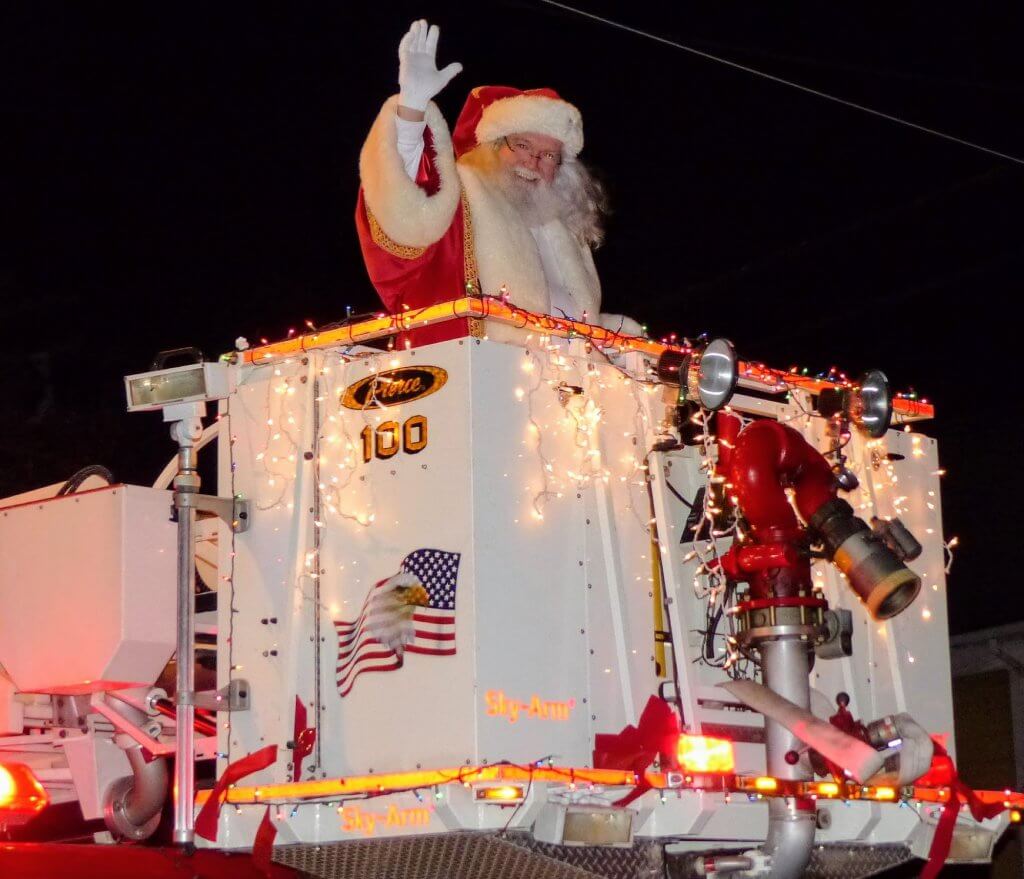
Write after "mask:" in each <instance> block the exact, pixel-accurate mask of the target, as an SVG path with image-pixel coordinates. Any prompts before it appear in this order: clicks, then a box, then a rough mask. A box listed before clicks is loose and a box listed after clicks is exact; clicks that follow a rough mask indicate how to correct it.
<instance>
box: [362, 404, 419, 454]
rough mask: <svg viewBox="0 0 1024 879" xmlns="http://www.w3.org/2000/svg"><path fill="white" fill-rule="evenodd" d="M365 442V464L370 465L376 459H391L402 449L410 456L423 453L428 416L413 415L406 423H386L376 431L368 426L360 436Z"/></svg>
mask: <svg viewBox="0 0 1024 879" xmlns="http://www.w3.org/2000/svg"><path fill="white" fill-rule="evenodd" d="M359 436H360V437H362V440H363V462H364V463H369V462H370V461H372V460H373V458H374V457H377V458H390V457H392V456H393V455H396V454H397V453H398V450H399V449H401V450H402V451H403V452H407V453H408V454H410V455H415V454H416V453H417V452H422V451H423V450H424V449H425V448H426V447H427V438H428V432H427V416H426V415H413V416H412V417H411V418H407V419H406V420H405V422H404V423H402V424H399V423H398V422H397V421H385V422H383V423H382V424H378V425H377V428H376V430H374V428H372V427H370V426H369V425H367V426H366V427H364V428H363V429H362V431H360V434H359Z"/></svg>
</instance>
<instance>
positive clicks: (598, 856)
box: [506, 833, 665, 879]
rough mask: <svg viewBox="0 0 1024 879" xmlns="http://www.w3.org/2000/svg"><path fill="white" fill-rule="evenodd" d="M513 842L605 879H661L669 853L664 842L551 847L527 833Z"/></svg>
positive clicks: (513, 836)
mask: <svg viewBox="0 0 1024 879" xmlns="http://www.w3.org/2000/svg"><path fill="white" fill-rule="evenodd" d="M506 838H507V839H508V841H509V842H511V843H514V844H515V845H518V846H522V847H523V848H526V849H529V850H530V851H532V852H535V853H536V854H538V855H543V856H544V857H547V858H552V859H554V860H557V861H562V862H564V863H567V864H571V865H573V866H574V867H579V868H580V869H582V870H585V871H587V875H589V876H601V877H603V879H661V877H663V876H664V875H665V872H664V870H665V868H664V861H665V850H664V847H663V845H662V844H661V843H660V842H637V843H636V844H635V845H633V847H632V848H615V847H612V846H574V845H551V844H550V843H546V842H537V841H536V840H535V839H534V838H533V837H532V836H530V835H529V834H525V833H515V834H509V835H508V836H507V837H506Z"/></svg>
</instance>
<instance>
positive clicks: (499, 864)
mask: <svg viewBox="0 0 1024 879" xmlns="http://www.w3.org/2000/svg"><path fill="white" fill-rule="evenodd" d="M551 848H561V847H560V846H552V847H551ZM531 849H532V847H530V848H527V847H525V846H522V845H517V844H516V843H513V842H510V841H508V840H505V839H500V838H498V837H497V836H494V835H493V834H479V833H442V834H436V835H429V836H412V837H399V838H395V839H379V840H353V841H349V842H341V843H333V844H330V845H286V846H278V847H277V848H275V849H274V860H275V861H276V862H277V863H279V864H284V865H285V866H288V867H292V868H294V869H296V870H300V871H301V872H303V873H307V874H309V875H310V876H316V877H321V879H594V877H595V876H602V877H603V876H606V875H610V874H604V873H592V872H590V871H588V870H585V869H582V868H580V867H576V866H572V865H571V864H569V863H566V862H564V861H559V860H553V859H552V858H550V857H546V856H545V855H543V854H539V853H537V852H535V851H532V850H531ZM618 875H626V874H618ZM642 875H643V874H642Z"/></svg>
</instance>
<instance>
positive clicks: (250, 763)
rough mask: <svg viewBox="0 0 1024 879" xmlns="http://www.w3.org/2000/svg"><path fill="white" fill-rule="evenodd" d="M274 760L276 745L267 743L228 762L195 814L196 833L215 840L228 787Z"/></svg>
mask: <svg viewBox="0 0 1024 879" xmlns="http://www.w3.org/2000/svg"><path fill="white" fill-rule="evenodd" d="M275 760H277V745H267V747H265V748H261V749H260V750H259V751H254V752H253V753H252V754H249V755H248V756H247V757H242V758H241V759H240V760H236V761H235V762H234V763H232V764H230V765H229V766H228V768H227V769H225V770H224V774H223V775H221V777H220V778H219V779H218V780H217V783H216V784H215V785H214V786H213V790H212V791H210V798H209V799H208V800H207V801H206V803H205V804H204V805H203V808H202V809H201V810H200V811H199V814H198V815H197V816H196V833H198V834H199V835H200V836H201V837H203V839H208V840H210V842H216V840H217V823H218V820H219V819H220V807H221V806H222V805H224V801H225V800H226V799H227V796H228V788H229V787H231V785H233V784H235V783H236V782H237V781H239V780H241V779H243V778H245V776H247V775H252V773H254V772H259V770H261V769H266V768H267V767H268V766H270V765H272V764H273V763H274V761H275ZM264 817H265V816H264Z"/></svg>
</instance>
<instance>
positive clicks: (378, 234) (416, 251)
mask: <svg viewBox="0 0 1024 879" xmlns="http://www.w3.org/2000/svg"><path fill="white" fill-rule="evenodd" d="M366 219H367V220H368V221H369V223H370V237H371V238H372V239H373V243H374V244H376V245H377V246H378V247H379V248H380V249H381V250H386V251H387V252H388V253H390V254H391V255H392V256H397V257H398V258H399V259H418V258H419V257H421V256H423V254H424V253H425V252H426V249H427V248H425V247H409V246H407V245H405V244H399V243H398V242H397V241H392V240H391V238H390V237H389V236H388V233H387V232H385V231H384V230H383V229H382V228H381V225H380V223H378V222H377V218H376V217H375V216H374V215H373V211H371V210H370V208H369V207H367V208H366Z"/></svg>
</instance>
